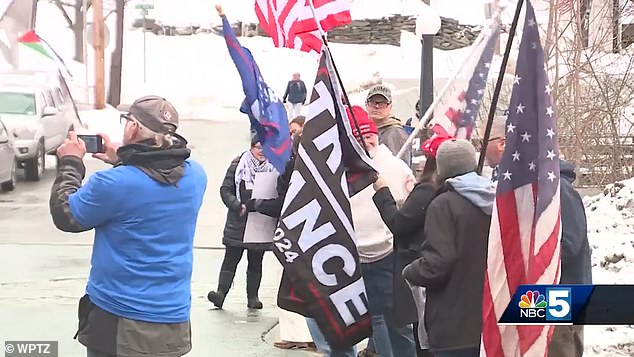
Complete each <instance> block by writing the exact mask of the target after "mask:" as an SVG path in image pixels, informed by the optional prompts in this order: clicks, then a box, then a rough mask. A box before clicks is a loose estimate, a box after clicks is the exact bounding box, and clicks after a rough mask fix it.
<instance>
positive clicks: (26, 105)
mask: <svg viewBox="0 0 634 357" xmlns="http://www.w3.org/2000/svg"><path fill="white" fill-rule="evenodd" d="M0 113H2V114H17V115H35V96H34V95H33V94H32V93H14V92H0Z"/></svg>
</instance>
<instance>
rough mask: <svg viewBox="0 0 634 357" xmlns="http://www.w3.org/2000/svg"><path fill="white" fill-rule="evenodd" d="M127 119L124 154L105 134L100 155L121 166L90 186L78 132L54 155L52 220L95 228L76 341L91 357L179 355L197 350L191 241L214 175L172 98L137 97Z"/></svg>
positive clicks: (61, 225)
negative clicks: (182, 130) (182, 129)
mask: <svg viewBox="0 0 634 357" xmlns="http://www.w3.org/2000/svg"><path fill="white" fill-rule="evenodd" d="M121 119H122V120H124V121H125V129H124V137H123V146H121V147H117V145H115V144H113V143H112V142H111V141H110V139H109V138H108V137H107V136H104V146H105V148H106V150H105V151H106V152H105V153H103V154H96V155H94V156H95V157H96V158H98V159H101V160H103V161H105V162H107V163H110V164H113V165H114V167H113V168H110V169H107V170H103V171H99V172H96V173H95V174H93V175H92V176H90V177H89V178H88V180H87V182H86V184H85V185H83V186H82V180H83V179H84V175H85V172H86V168H85V166H84V164H83V162H82V159H83V157H84V155H85V153H86V147H85V144H84V143H83V142H82V141H81V140H79V139H78V138H77V135H76V134H75V133H73V132H71V133H70V135H69V138H68V139H66V142H65V143H64V144H63V145H62V146H60V148H59V149H58V150H57V156H58V157H59V164H58V168H59V169H58V173H57V178H56V179H55V182H54V184H53V188H52V191H51V198H50V212H51V216H52V218H53V222H54V223H55V226H56V227H57V228H58V229H60V230H62V231H65V232H82V231H87V230H91V229H94V230H95V238H94V243H93V250H92V259H91V265H92V266H91V269H90V276H89V278H88V284H87V286H86V295H85V296H84V297H82V298H81V299H80V301H79V328H78V331H77V334H76V335H75V338H77V337H78V339H79V342H80V343H82V344H83V345H84V346H86V348H87V350H88V354H87V355H88V357H112V356H117V357H128V356H129V357H132V356H162V357H168V356H169V357H172V356H174V357H176V356H182V355H185V354H186V353H188V352H189V351H190V350H191V328H190V322H189V320H190V309H191V274H192V263H193V240H194V232H195V230H196V220H197V218H198V212H199V210H200V207H201V204H202V200H203V195H204V193H205V188H206V185H207V177H206V174H205V171H204V170H203V168H202V167H201V166H200V165H199V164H198V163H196V162H195V161H193V160H190V159H189V156H190V150H189V149H188V148H187V147H186V145H187V142H186V140H185V139H184V138H182V137H181V136H179V135H178V134H176V132H175V131H176V128H177V126H178V113H177V112H176V110H175V109H174V107H173V106H172V104H170V103H169V102H168V101H167V100H165V99H163V98H161V97H157V96H146V97H142V98H139V99H137V100H136V101H135V102H134V103H133V104H132V106H131V107H130V110H129V113H127V114H123V115H122V116H121Z"/></svg>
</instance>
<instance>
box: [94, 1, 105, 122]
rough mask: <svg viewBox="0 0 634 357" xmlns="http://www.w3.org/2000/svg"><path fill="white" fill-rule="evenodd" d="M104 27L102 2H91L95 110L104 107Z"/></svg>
mask: <svg viewBox="0 0 634 357" xmlns="http://www.w3.org/2000/svg"><path fill="white" fill-rule="evenodd" d="M104 26H105V24H104V19H103V0H93V4H92V27H93V39H94V41H93V43H94V47H95V109H103V108H105V107H106V93H105V92H106V88H105V76H106V74H105V68H104V50H105V49H104Z"/></svg>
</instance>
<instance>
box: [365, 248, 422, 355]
mask: <svg viewBox="0 0 634 357" xmlns="http://www.w3.org/2000/svg"><path fill="white" fill-rule="evenodd" d="M361 275H362V276H363V281H364V283H365V289H366V293H367V295H368V303H369V305H370V313H371V315H372V331H373V334H372V342H373V345H374V347H375V349H376V353H377V354H378V355H380V356H381V357H392V356H397V357H414V356H416V343H415V342H414V331H413V329H412V325H404V326H396V325H395V324H394V322H393V319H392V318H391V315H392V311H393V308H394V301H393V296H394V255H393V254H390V255H388V256H387V257H385V258H383V259H381V260H379V261H376V262H372V263H362V264H361Z"/></svg>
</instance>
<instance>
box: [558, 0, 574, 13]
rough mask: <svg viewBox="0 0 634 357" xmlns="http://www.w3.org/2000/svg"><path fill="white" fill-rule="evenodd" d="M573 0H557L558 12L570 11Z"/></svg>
mask: <svg viewBox="0 0 634 357" xmlns="http://www.w3.org/2000/svg"><path fill="white" fill-rule="evenodd" d="M573 1H575V0H559V4H558V8H559V13H561V14H565V13H567V12H570V11H571V10H572V3H573Z"/></svg>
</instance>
